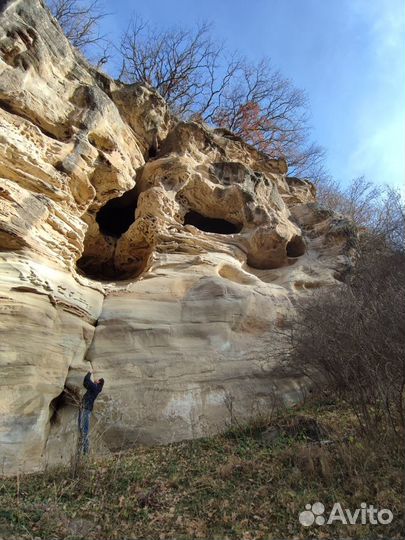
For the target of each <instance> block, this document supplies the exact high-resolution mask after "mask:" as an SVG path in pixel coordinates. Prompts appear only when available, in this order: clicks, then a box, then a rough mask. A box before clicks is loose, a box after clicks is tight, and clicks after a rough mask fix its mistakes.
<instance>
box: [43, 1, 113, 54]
mask: <svg viewBox="0 0 405 540" xmlns="http://www.w3.org/2000/svg"><path fill="white" fill-rule="evenodd" d="M48 5H49V9H50V10H51V13H52V15H53V16H54V17H55V19H57V21H58V22H59V24H60V25H61V27H62V29H63V31H64V33H65V36H66V37H67V38H68V39H69V41H70V42H71V43H72V45H73V46H74V47H77V48H78V49H80V50H81V51H82V52H83V53H88V52H89V47H91V46H97V47H102V48H103V49H104V55H103V56H106V47H105V41H106V40H105V37H104V36H102V35H101V34H100V28H99V24H100V21H101V20H102V19H103V18H104V17H105V16H106V15H107V13H106V12H105V11H104V10H103V7H102V4H101V3H100V1H99V0H48Z"/></svg>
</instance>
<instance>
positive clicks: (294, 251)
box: [286, 235, 305, 258]
mask: <svg viewBox="0 0 405 540" xmlns="http://www.w3.org/2000/svg"><path fill="white" fill-rule="evenodd" d="M286 249H287V257H291V258H295V257H301V255H304V253H305V242H304V239H303V238H302V236H298V235H295V236H293V237H292V238H291V240H290V241H289V242H288V243H287V247H286Z"/></svg>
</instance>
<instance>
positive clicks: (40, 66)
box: [0, 0, 355, 474]
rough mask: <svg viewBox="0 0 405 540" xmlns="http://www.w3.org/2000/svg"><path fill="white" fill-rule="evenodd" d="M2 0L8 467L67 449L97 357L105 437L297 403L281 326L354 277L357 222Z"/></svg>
mask: <svg viewBox="0 0 405 540" xmlns="http://www.w3.org/2000/svg"><path fill="white" fill-rule="evenodd" d="M0 5H1V7H0V249H1V252H0V267H1V279H0V299H1V308H0V309H1V311H0V332H1V348H0V370H1V375H0V377H1V378H0V381H1V390H2V391H1V394H0V410H1V420H0V461H1V463H2V472H3V473H5V474H12V473H15V472H16V471H18V470H24V471H34V470H40V469H42V468H44V466H45V465H46V464H47V463H48V464H56V463H67V462H68V461H69V459H70V458H71V456H72V455H73V453H74V452H75V445H76V438H77V400H78V399H80V390H81V388H82V387H81V385H82V379H83V376H84V374H85V372H86V371H87V370H88V368H89V367H90V366H92V367H93V368H94V370H95V372H96V376H103V377H104V378H105V380H106V384H105V387H104V391H103V393H102V395H101V396H100V398H99V400H98V401H97V404H96V408H95V413H94V419H93V427H94V433H93V437H92V442H93V449H94V450H95V451H99V452H108V451H114V450H116V449H117V448H119V447H120V446H129V445H134V444H137V443H138V442H142V443H155V442H161V443H165V442H171V441H175V440H180V439H183V438H190V437H198V436H202V435H206V434H210V433H214V432H216V431H218V430H221V429H223V428H224V426H225V425H226V423H227V422H228V420H229V415H230V410H229V404H230V403H232V414H234V415H236V416H237V417H238V418H240V419H246V418H248V417H249V416H252V415H254V414H257V412H261V411H264V410H266V408H267V407H268V405H269V403H272V402H273V398H274V394H275V393H276V394H278V396H279V397H280V398H282V399H284V400H292V401H293V400H296V399H298V397H299V395H300V381H296V380H292V379H277V378H275V376H274V375H273V374H272V370H273V367H274V366H276V365H277V363H278V361H279V358H280V346H281V343H280V339H281V338H280V334H279V332H277V331H276V330H277V329H278V328H280V327H283V326H284V325H285V323H286V321H287V320H288V317H289V316H290V315H291V314H293V313H294V305H295V304H296V303H297V302H299V301H300V299H301V298H303V297H305V295H306V294H309V293H310V291H312V290H313V289H317V288H319V287H327V286H336V284H337V279H339V276H340V275H342V274H343V273H344V272H345V271H346V269H347V268H348V266H349V265H350V255H351V249H352V246H353V238H354V236H355V231H354V230H353V228H351V225H350V223H348V222H347V220H344V218H342V217H339V216H336V215H333V214H325V212H322V211H320V210H319V209H318V208H317V206H316V202H315V190H314V188H313V186H312V185H311V184H310V183H309V182H307V181H302V180H299V179H291V178H288V177H286V174H287V164H286V162H285V161H284V160H277V159H269V158H268V157H266V156H265V155H264V154H263V153H261V152H259V151H258V150H256V149H254V148H252V147H251V146H249V145H247V144H246V143H244V142H243V141H242V140H241V139H240V138H239V137H236V136H234V135H232V134H231V133H229V132H227V131H225V130H218V129H217V130H212V129H210V128H208V127H207V126H204V125H201V124H198V123H193V122H191V123H186V122H177V121H176V120H175V119H174V118H173V117H172V116H171V114H170V112H169V110H168V108H167V106H166V104H165V103H164V101H163V99H162V98H161V97H160V96H159V95H158V94H156V93H155V92H154V91H153V90H152V89H151V88H150V87H145V86H142V85H131V86H125V85H122V84H119V83H117V82H115V81H113V80H111V79H110V78H109V77H107V76H106V75H104V74H102V73H99V72H97V71H96V70H95V69H94V68H92V67H91V66H89V65H88V64H87V63H86V61H85V60H84V59H83V58H82V57H81V56H80V55H79V54H78V53H77V52H76V51H74V50H73V49H72V48H71V46H70V45H69V43H68V41H67V40H66V39H65V37H64V36H63V34H62V33H61V30H60V28H59V26H58V25H57V23H56V22H55V21H54V20H53V19H52V18H51V17H50V14H49V12H48V10H47V9H46V8H45V7H44V4H43V2H42V1H41V0H11V1H9V2H7V3H4V2H3V3H1V4H0ZM69 392H70V393H71V395H73V396H76V397H75V399H71V398H69V399H67V393H69ZM75 400H76V401H75Z"/></svg>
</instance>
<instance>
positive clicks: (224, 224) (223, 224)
mask: <svg viewBox="0 0 405 540" xmlns="http://www.w3.org/2000/svg"><path fill="white" fill-rule="evenodd" d="M184 225H193V227H196V228H197V229H200V231H204V232H209V233H217V234H236V233H239V232H240V231H241V230H242V225H235V224H234V223H231V222H230V221H226V220H225V219H220V218H209V217H206V216H203V215H202V214H199V213H198V212H194V211H193V210H191V211H190V212H187V214H186V215H185V216H184Z"/></svg>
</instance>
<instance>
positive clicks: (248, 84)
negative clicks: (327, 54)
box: [119, 19, 323, 177]
mask: <svg viewBox="0 0 405 540" xmlns="http://www.w3.org/2000/svg"><path fill="white" fill-rule="evenodd" d="M119 51H120V57H121V62H122V67H121V74H120V79H121V80H123V81H124V82H130V83H132V82H135V81H140V82H147V83H149V84H151V85H152V86H153V87H154V88H156V90H158V92H159V93H160V94H161V95H162V96H163V97H164V98H165V99H166V101H167V102H168V103H169V105H170V106H171V108H172V110H173V111H174V112H175V113H176V114H178V115H179V116H181V117H183V118H186V119H189V118H192V119H200V120H202V121H205V122H207V123H209V124H211V125H214V126H219V127H223V128H226V129H229V130H231V131H233V132H234V133H236V134H239V135H240V136H242V137H243V138H244V139H245V140H246V141H247V142H249V143H251V144H253V145H254V146H256V147H257V148H259V149H260V150H262V151H264V152H266V153H267V154H269V155H270V156H272V157H286V158H287V160H288V162H289V165H290V173H291V174H292V175H294V174H296V175H304V176H312V177H314V176H315V177H316V176H319V175H320V173H321V171H322V162H323V149H322V148H320V147H319V146H317V145H315V144H311V143H309V142H308V141H309V135H310V128H309V124H308V100H307V97H306V95H305V93H304V92H303V91H301V90H298V89H297V88H295V87H294V86H293V84H292V83H291V81H289V80H288V79H285V78H284V77H282V75H281V73H280V72H279V71H275V70H273V68H272V66H271V64H270V61H269V60H268V59H263V60H262V61H261V62H259V63H258V64H251V63H249V62H247V61H246V60H244V59H242V58H240V57H239V56H238V55H237V54H233V55H231V56H227V54H226V52H225V51H224V48H223V46H222V45H220V44H218V43H216V42H214V41H213V40H212V39H211V37H210V25H208V24H207V23H204V24H202V25H199V26H198V27H197V28H196V29H195V30H193V31H190V30H184V29H178V28H175V29H169V30H159V29H156V28H152V27H151V26H150V25H149V24H148V23H145V22H144V21H142V20H141V19H134V20H133V21H132V22H131V23H130V25H129V27H128V29H127V31H126V32H125V33H124V34H123V36H122V38H121V42H120V47H119Z"/></svg>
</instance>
